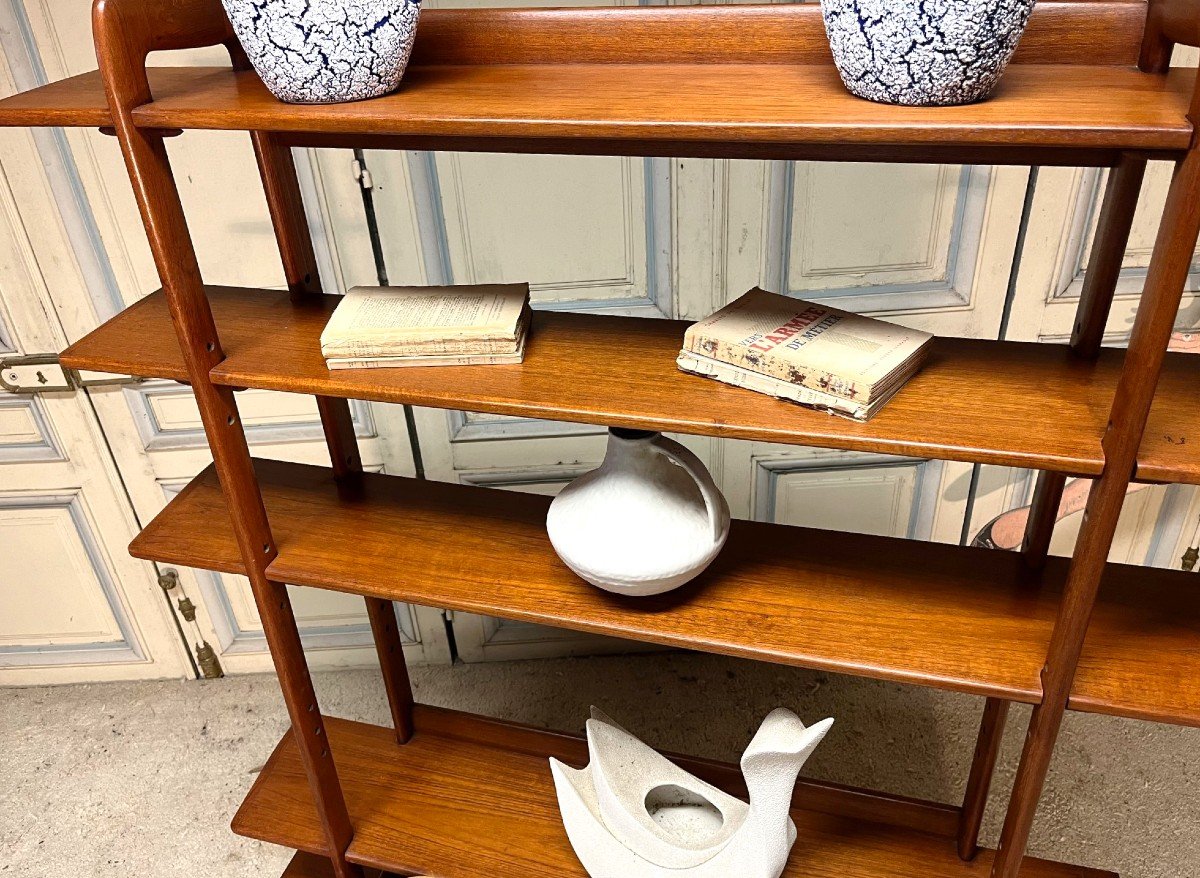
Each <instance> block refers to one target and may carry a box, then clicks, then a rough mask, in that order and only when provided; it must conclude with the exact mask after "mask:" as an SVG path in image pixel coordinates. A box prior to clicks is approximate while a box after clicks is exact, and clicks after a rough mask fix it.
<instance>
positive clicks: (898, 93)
mask: <svg viewBox="0 0 1200 878" xmlns="http://www.w3.org/2000/svg"><path fill="white" fill-rule="evenodd" d="M1033 4H1034V0H821V10H822V12H823V13H824V17H825V31H826V33H827V34H828V36H829V46H830V48H831V49H832V50H833V59H834V61H835V62H836V64H837V68H838V72H839V73H841V76H842V82H843V83H845V85H846V88H848V89H849V90H850V92H851V93H853V94H856V95H858V96H859V97H861V98H866V99H867V100H871V101H879V102H881V103H886V104H906V105H909V106H921V107H925V106H942V105H948V104H969V103H971V102H973V101H979V100H982V99H984V98H986V97H987V96H988V95H989V94H991V92H992V90H993V89H994V88H995V87H996V84H997V83H998V82H999V81H1000V76H1001V75H1002V74H1003V73H1004V68H1005V67H1007V66H1008V62H1009V59H1010V58H1012V55H1013V52H1014V51H1016V48H1017V43H1018V42H1020V40H1021V35H1022V34H1024V32H1025V25H1026V24H1028V22H1029V13H1030V12H1031V11H1032V10H1033Z"/></svg>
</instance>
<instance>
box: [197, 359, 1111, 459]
mask: <svg viewBox="0 0 1200 878" xmlns="http://www.w3.org/2000/svg"><path fill="white" fill-rule="evenodd" d="M209 377H210V378H211V380H212V382H213V383H214V384H219V385H223V386H226V387H235V388H254V389H257V390H278V391H282V392H291V393H297V392H302V393H313V394H317V395H321V396H336V397H342V398H346V399H361V400H366V401H369V402H383V403H407V404H412V405H421V406H427V407H430V408H437V409H442V410H445V411H452V410H460V409H464V408H465V409H467V410H470V411H479V412H485V413H488V414H498V415H511V416H515V417H523V418H539V419H544V420H549V421H564V422H568V423H577V424H597V423H603V424H605V425H607V426H613V427H630V428H633V429H653V430H658V431H664V430H665V431H670V432H676V433H685V434H688V435H693V436H710V437H714V438H719V439H749V440H752V441H761V442H778V443H780V444H784V445H811V446H814V447H818V448H832V449H840V450H846V451H874V452H875V453H879V454H895V455H901V456H906V457H924V458H930V459H933V460H952V461H961V462H965V463H985V464H995V465H998V466H1014V467H1028V468H1030V469H1038V470H1051V471H1053V472H1061V473H1066V474H1067V475H1070V476H1088V477H1091V476H1099V475H1101V474H1102V473H1103V472H1104V459H1103V456H1102V453H1103V449H1102V447H1101V445H1100V436H1099V434H1097V435H1096V437H1095V439H1096V448H1097V449H1098V451H1099V452H1100V453H1099V454H1097V455H1096V456H1095V457H1087V458H1085V457H1065V456H1062V455H1057V454H1055V455H1051V454H1036V453H1034V452H1031V451H1003V450H997V451H995V452H989V450H988V449H982V450H978V451H976V450H970V449H960V448H936V449H934V448H930V447H926V446H921V445H919V444H917V443H915V442H910V441H905V440H900V439H877V438H870V437H869V438H865V439H862V440H858V439H857V438H855V437H846V438H842V437H829V436H825V435H821V434H806V433H792V432H783V431H778V430H771V429H758V428H754V429H751V428H743V427H738V426H736V425H733V426H730V425H728V424H715V423H712V422H707V421H681V420H677V419H668V418H639V417H630V416H628V415H618V414H615V413H610V412H592V411H584V410H574V409H562V408H551V407H539V406H536V405H521V404H517V403H487V402H481V401H479V400H472V399H459V398H455V399H450V398H446V399H440V400H432V399H430V398H428V397H424V396H422V397H417V396H415V395H414V396H411V397H410V396H409V395H389V394H386V393H363V394H362V395H361V396H357V395H356V396H350V395H349V394H347V393H346V392H345V391H344V390H343V389H342V388H341V387H339V386H336V385H335V386H332V387H324V386H313V387H312V388H310V389H306V390H302V391H301V390H297V389H296V388H295V387H294V386H293V387H289V386H288V385H287V382H286V381H283V380H278V379H275V378H273V377H271V376H264V375H262V374H261V373H249V372H242V371H238V370H235V369H229V368H226V367H225V366H224V364H218V365H217V366H215V367H214V368H213V369H212V371H211V372H210V373H209ZM946 452H953V453H952V454H949V455H947V454H946Z"/></svg>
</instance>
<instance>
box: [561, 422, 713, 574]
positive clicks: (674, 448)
mask: <svg viewBox="0 0 1200 878" xmlns="http://www.w3.org/2000/svg"><path fill="white" fill-rule="evenodd" d="M608 432H609V437H608V451H607V453H606V454H605V456H604V463H602V464H601V465H600V467H599V469H595V470H592V471H591V472H590V473H587V474H586V475H583V476H580V477H579V478H578V479H576V480H575V481H573V482H571V484H569V485H567V487H565V488H564V489H563V490H562V491H561V492H560V493H559V495H558V496H557V497H555V498H554V502H553V503H552V504H550V512H549V514H548V515H547V516H546V531H547V532H548V533H549V535H550V542H551V543H552V544H553V546H554V551H556V552H558V556H559V557H560V558H562V559H563V561H564V562H566V564H567V566H568V567H570V568H571V569H572V570H574V571H575V572H576V573H577V574H579V575H580V576H581V577H583V578H584V579H586V580H587V581H588V582H590V583H592V585H595V586H597V587H599V588H603V589H605V590H607V591H612V592H616V593H618V594H624V595H652V594H660V593H662V592H664V591H670V590H671V589H673V588H678V587H679V586H681V585H683V584H684V583H685V582H687V581H688V580H690V579H692V578H693V577H696V576H698V575H699V574H700V573H701V572H703V571H704V569H705V568H706V567H708V565H709V564H711V563H712V560H713V559H714V558H716V557H717V553H718V552H720V551H721V547H722V546H723V545H725V539H726V538H727V537H728V536H729V504H727V503H726V502H725V498H724V497H723V496H722V495H721V492H720V490H719V489H718V488H717V485H716V483H715V482H714V481H713V478H712V476H711V475H710V474H709V472H708V470H707V469H705V468H704V464H703V463H701V462H700V459H699V458H697V457H696V455H694V454H692V452H690V451H688V450H687V449H686V448H684V447H683V446H682V445H680V444H679V443H678V442H675V441H674V440H672V439H668V438H666V437H665V436H663V435H662V434H661V433H650V432H646V431H642V430H622V429H617V428H613V429H611V430H609V431H608Z"/></svg>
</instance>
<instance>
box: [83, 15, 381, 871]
mask: <svg viewBox="0 0 1200 878" xmlns="http://www.w3.org/2000/svg"><path fill="white" fill-rule="evenodd" d="M149 10H150V8H149V7H146V6H124V7H123V6H121V5H120V4H108V3H98V4H97V5H96V6H95V7H94V10H93V30H94V32H95V37H96V45H97V54H98V56H99V58H100V60H101V70H102V74H103V77H104V84H105V90H106V92H107V94H108V100H109V105H110V108H111V110H112V113H113V121H114V128H115V132H116V135H117V137H118V139H119V141H120V145H121V152H122V154H123V156H124V159H125V165H126V168H127V170H128V172H129V177H130V183H131V184H132V186H133V191H134V195H135V197H136V199H137V203H138V209H139V211H140V212H141V216H142V222H143V224H144V225H145V227H146V235H147V238H148V240H149V242H150V249H151V252H152V253H153V256H154V262H155V266H156V267H157V269H158V273H159V277H160V279H161V281H162V285H163V290H164V292H165V294H166V298H167V301H168V305H169V308H170V311H171V318H172V321H173V323H174V325H175V330H176V333H177V335H178V338H179V344H180V348H181V351H182V353H183V358H184V362H185V363H186V366H187V372H188V377H189V378H190V380H191V384H192V390H193V393H194V394H195V398H196V403H197V406H198V407H199V410H200V416H201V419H202V421H203V423H204V430H205V433H206V435H207V437H208V442H209V446H210V448H211V449H212V455H213V461H214V464H215V466H216V470H217V474H218V476H219V477H220V480H221V486H222V490H223V491H224V493H225V497H226V498H227V501H228V507H229V514H230V518H231V520H232V523H233V529H234V533H235V534H236V536H237V541H238V547H239V550H240V553H241V555H242V561H243V564H244V566H245V568H246V574H247V577H248V578H249V580H250V585H251V589H252V590H253V593H254V598H255V602H256V604H257V606H258V611H259V615H260V616H261V618H262V624H263V632H264V634H265V636H266V639H267V644H268V646H269V647H270V650H271V656H272V659H273V661H274V663H275V669H276V672H277V674H278V676H279V682H280V687H281V688H282V690H283V696H284V701H285V702H286V704H287V708H288V714H289V716H290V718H291V723H292V735H293V737H294V738H295V740H296V744H297V749H298V750H299V752H300V756H301V760H302V763H303V765H304V769H305V772H306V774H307V777H308V780H309V783H310V786H311V787H312V791H313V799H314V804H315V805H316V810H317V813H318V815H319V818H320V822H321V826H322V829H323V831H324V835H325V840H326V844H327V845H328V848H329V850H330V852H331V855H330V863H331V866H332V871H333V874H334V875H335V876H336V878H362V875H363V873H362V870H361V869H360V868H359V867H358V866H356V865H354V864H352V863H350V862H348V861H347V860H346V859H345V851H346V848H347V847H348V846H349V844H350V840H351V837H352V835H353V830H352V828H351V825H350V817H349V814H348V812H347V810H346V803H345V799H344V798H343V796H342V790H341V785H340V784H339V782H338V776H337V769H336V767H335V765H334V761H333V756H332V754H331V753H330V750H329V746H328V743H327V736H326V733H325V723H324V719H323V717H322V716H321V712H320V710H319V709H318V706H317V698H316V693H315V692H314V690H313V685H312V679H311V677H310V675H309V671H308V665H307V663H306V662H305V659H304V652H303V647H302V646H301V643H300V632H299V629H298V628H297V627H296V619H295V615H294V614H293V613H292V606H291V600H290V598H289V596H288V592H287V586H285V585H284V584H283V583H280V582H275V581H273V580H271V579H269V578H268V577H267V575H266V569H267V565H268V564H270V562H271V561H272V560H273V559H274V557H275V555H276V546H275V542H274V539H273V538H272V535H271V529H270V526H269V524H268V521H267V515H266V510H265V509H264V507H263V503H262V496H261V494H260V492H259V488H258V480H257V478H256V476H255V473H254V466H253V462H252V461H251V458H250V449H249V446H248V445H247V443H246V435H245V432H244V431H243V429H242V424H241V419H240V417H239V414H238V409H237V403H236V402H235V400H234V396H233V392H232V390H231V389H230V388H225V387H217V386H216V385H214V384H213V383H212V382H211V381H210V379H209V372H210V370H211V369H212V368H213V367H214V366H215V365H216V364H217V363H219V362H221V360H222V359H224V352H223V351H222V349H221V344H220V339H219V337H218V335H217V330H216V325H215V323H214V321H213V316H212V310H211V309H210V307H209V304H208V300H207V298H206V297H205V293H204V286H203V281H202V280H201V276H200V266H199V263H198V262H197V260H196V253H195V249H194V248H193V246H192V240H191V235H190V233H189V231H188V227H187V221H186V218H185V216H184V212H183V206H182V204H181V203H180V200H179V191H178V189H177V187H176V185H175V180H174V176H173V175H172V173H171V166H170V161H169V159H168V157H167V151H166V145H165V143H164V141H163V136H164V132H160V131H149V130H144V129H139V128H137V127H136V126H135V125H134V124H133V120H132V115H131V114H132V110H133V108H134V107H136V106H138V105H140V104H143V103H145V102H147V101H148V100H150V97H151V93H150V85H149V83H148V81H147V79H146V72H145V59H146V55H147V54H148V53H149V52H151V51H156V50H166V49H183V48H193V47H195V46H197V45H211V44H213V43H214V42H228V41H229V40H231V39H232V37H231V35H228V27H229V26H228V23H227V21H226V20H225V19H224V17H223V16H222V15H221V12H220V8H219V7H217V6H215V5H213V4H206V3H196V2H191V0H182V2H179V3H177V4H172V5H169V6H164V7H162V8H155V9H154V11H153V12H150V11H149ZM197 21H200V22H204V26H203V27H196V26H195V25H196V22H197Z"/></svg>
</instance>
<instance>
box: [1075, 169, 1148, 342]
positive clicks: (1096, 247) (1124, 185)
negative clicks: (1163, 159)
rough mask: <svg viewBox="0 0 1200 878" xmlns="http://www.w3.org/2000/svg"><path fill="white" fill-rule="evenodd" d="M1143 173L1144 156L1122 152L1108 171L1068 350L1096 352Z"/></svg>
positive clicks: (1118, 274)
mask: <svg viewBox="0 0 1200 878" xmlns="http://www.w3.org/2000/svg"><path fill="white" fill-rule="evenodd" d="M1145 176H1146V160H1145V159H1144V158H1140V157H1138V156H1131V155H1125V156H1123V157H1122V159H1121V162H1120V163H1119V164H1118V165H1117V166H1116V167H1115V168H1113V169H1112V170H1111V171H1110V172H1109V176H1108V185H1107V187H1105V190H1104V201H1103V202H1102V203H1101V206H1100V218H1099V221H1098V223H1097V225H1096V237H1095V239H1094V240H1093V242H1092V250H1091V255H1090V256H1089V257H1088V267H1087V273H1086V274H1085V275H1084V278H1083V291H1082V292H1081V293H1080V297H1079V309H1078V311H1077V312H1076V315H1075V328H1074V329H1073V330H1072V332H1071V350H1073V351H1074V352H1075V353H1077V354H1079V356H1081V357H1087V358H1089V359H1095V357H1096V356H1097V355H1098V354H1099V353H1100V344H1101V342H1102V341H1103V340H1104V327H1105V325H1106V324H1107V323H1108V313H1109V310H1110V309H1111V308H1112V300H1113V294H1114V293H1115V292H1116V289H1117V279H1118V278H1119V277H1120V274H1121V263H1122V261H1123V260H1124V258H1125V248H1126V247H1127V246H1128V244H1129V232H1130V230H1131V229H1132V228H1133V216H1134V213H1135V212H1136V211H1137V202H1138V196H1139V195H1140V194H1141V191H1142V180H1143V179H1144V178H1145Z"/></svg>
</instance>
